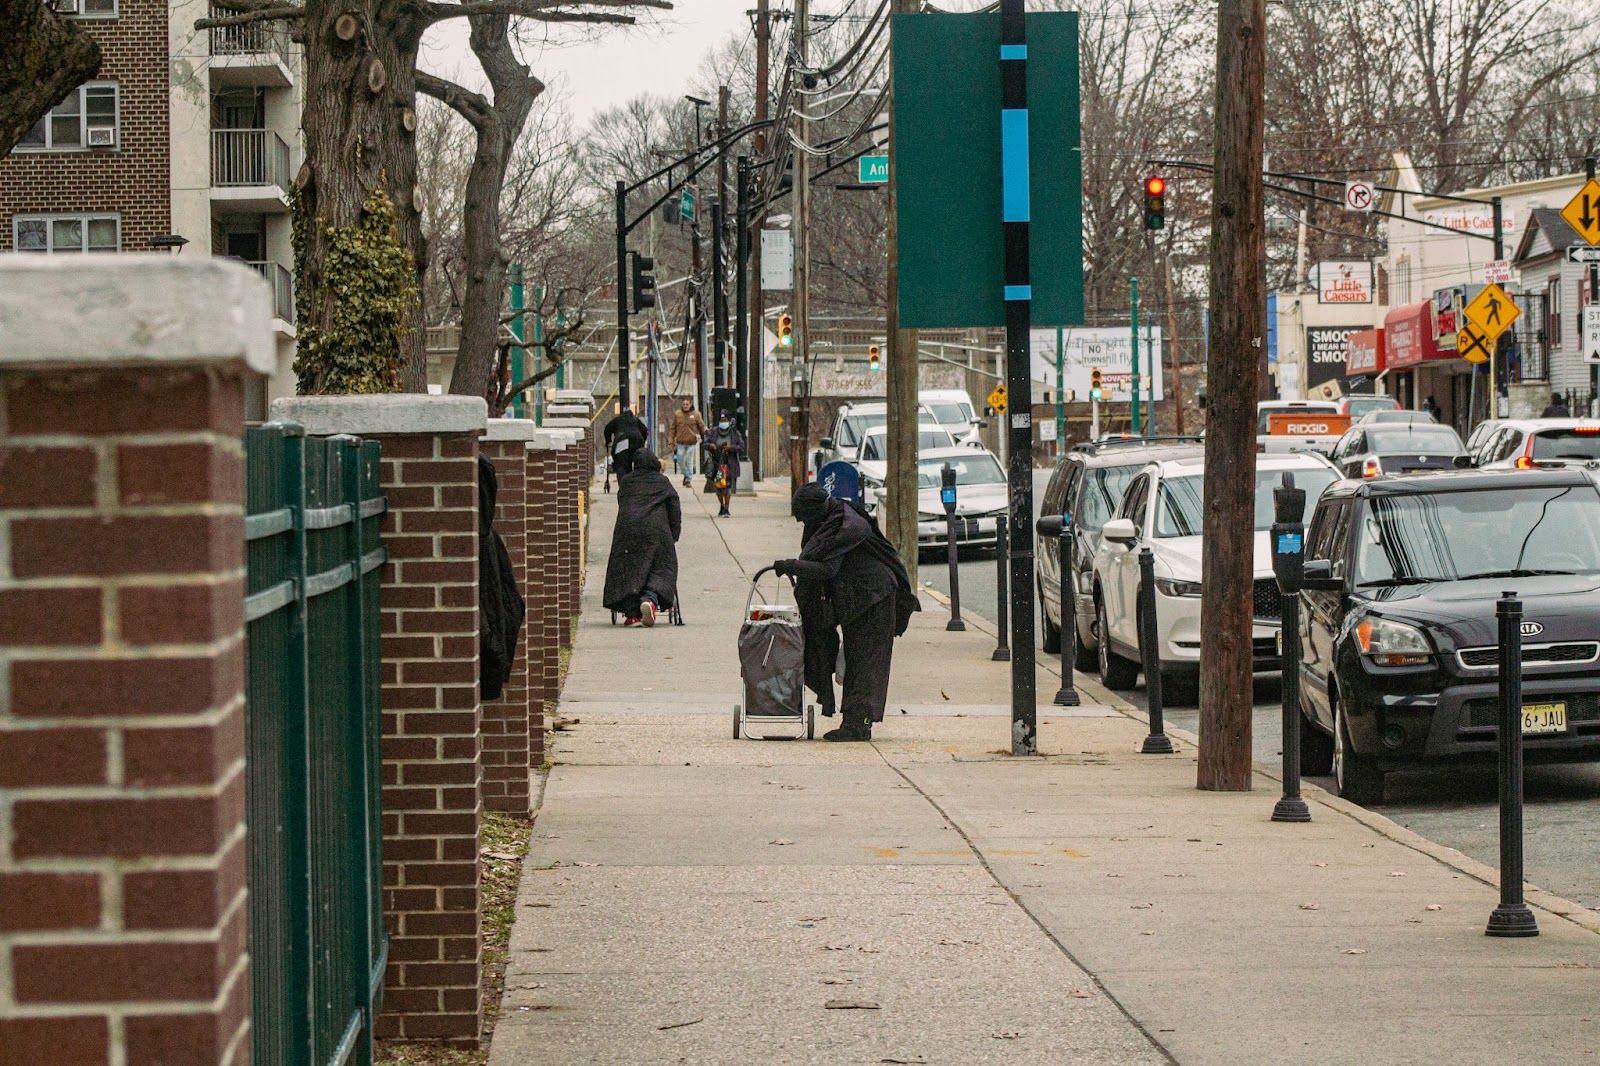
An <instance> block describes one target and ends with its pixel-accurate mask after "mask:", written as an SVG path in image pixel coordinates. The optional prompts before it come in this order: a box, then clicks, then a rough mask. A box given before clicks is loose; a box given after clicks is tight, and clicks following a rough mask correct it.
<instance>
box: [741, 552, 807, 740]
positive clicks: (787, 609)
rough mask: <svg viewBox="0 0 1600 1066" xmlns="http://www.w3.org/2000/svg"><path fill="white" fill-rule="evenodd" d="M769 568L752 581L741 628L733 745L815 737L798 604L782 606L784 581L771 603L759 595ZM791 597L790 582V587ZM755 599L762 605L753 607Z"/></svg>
mask: <svg viewBox="0 0 1600 1066" xmlns="http://www.w3.org/2000/svg"><path fill="white" fill-rule="evenodd" d="M769 573H771V574H776V571H775V570H773V569H772V567H770V566H766V567H762V568H761V569H760V570H757V571H756V572H755V574H754V575H753V576H752V577H751V578H750V595H749V597H748V598H747V599H746V600H745V605H744V622H743V624H742V625H740V627H739V674H740V676H741V677H742V678H743V680H744V699H743V701H742V702H740V703H736V704H734V705H733V739H735V740H740V739H749V740H799V739H800V738H801V737H805V738H806V739H807V740H809V739H811V738H812V737H814V736H816V729H817V711H816V708H815V707H813V706H810V705H808V704H807V703H806V644H805V635H804V631H803V630H802V629H801V626H800V607H799V605H798V604H796V603H793V602H789V603H783V602H782V596H783V584H784V583H783V580H782V579H781V578H780V579H779V580H778V581H777V592H776V593H775V594H774V595H773V598H772V599H770V600H769V599H768V598H767V597H766V596H765V595H763V594H762V593H761V579H762V577H764V576H765V575H767V574H769ZM789 585H790V591H791V592H792V591H793V587H794V582H793V580H792V579H791V581H790V582H789ZM758 598H759V601H760V602H757V600H758Z"/></svg>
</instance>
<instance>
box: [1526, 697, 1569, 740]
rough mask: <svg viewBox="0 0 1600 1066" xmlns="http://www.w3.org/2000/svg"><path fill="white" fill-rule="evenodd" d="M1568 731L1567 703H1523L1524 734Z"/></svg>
mask: <svg viewBox="0 0 1600 1066" xmlns="http://www.w3.org/2000/svg"><path fill="white" fill-rule="evenodd" d="M1566 731H1567V705H1566V704H1565V703H1524V704H1523V705H1522V734H1523V736H1528V735H1531V734H1533V735H1536V734H1539V733H1565V732H1566Z"/></svg>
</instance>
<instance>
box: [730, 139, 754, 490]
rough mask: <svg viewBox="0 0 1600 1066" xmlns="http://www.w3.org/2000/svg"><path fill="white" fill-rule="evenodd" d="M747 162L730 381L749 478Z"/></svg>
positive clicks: (742, 161) (746, 164)
mask: <svg viewBox="0 0 1600 1066" xmlns="http://www.w3.org/2000/svg"><path fill="white" fill-rule="evenodd" d="M749 168H750V158H749V157H748V156H740V157H739V159H738V167H737V169H736V170H735V177H734V197H735V200H736V202H735V204H734V211H733V223H734V226H735V230H734V235H733V259H734V263H733V266H734V277H735V279H736V280H735V281H734V289H733V344H734V353H733V379H734V388H735V389H737V390H738V393H739V429H740V431H741V432H743V433H744V438H745V445H746V447H748V448H749V449H750V464H751V471H752V475H751V476H752V477H754V470H755V465H756V462H757V460H756V450H757V449H756V446H755V445H754V444H751V443H750V424H751V419H750V412H751V410H755V411H756V419H755V421H757V422H759V421H760V420H761V418H760V411H761V407H760V404H759V402H758V403H757V404H756V406H755V407H754V408H752V407H751V404H750V169H749Z"/></svg>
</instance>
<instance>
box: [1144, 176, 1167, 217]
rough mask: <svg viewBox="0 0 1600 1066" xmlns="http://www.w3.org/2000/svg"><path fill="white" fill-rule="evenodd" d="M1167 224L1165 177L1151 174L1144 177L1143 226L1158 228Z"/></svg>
mask: <svg viewBox="0 0 1600 1066" xmlns="http://www.w3.org/2000/svg"><path fill="white" fill-rule="evenodd" d="M1166 224H1167V179H1166V178H1163V177H1162V176H1161V175H1159V174H1152V175H1150V176H1149V177H1148V178H1145V179H1144V228H1145V229H1160V228H1161V227H1163V226H1165V225H1166Z"/></svg>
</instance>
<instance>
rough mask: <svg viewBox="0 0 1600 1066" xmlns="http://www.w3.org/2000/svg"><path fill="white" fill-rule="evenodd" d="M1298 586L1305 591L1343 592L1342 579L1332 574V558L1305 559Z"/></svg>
mask: <svg viewBox="0 0 1600 1066" xmlns="http://www.w3.org/2000/svg"><path fill="white" fill-rule="evenodd" d="M1300 586H1301V587H1302V588H1304V589H1305V590H1306V591H1307V592H1343V591H1344V579H1343V578H1339V577H1334V576H1333V560H1332V559H1307V560H1306V563H1305V569H1304V571H1303V577H1302V579H1301V582H1300Z"/></svg>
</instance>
